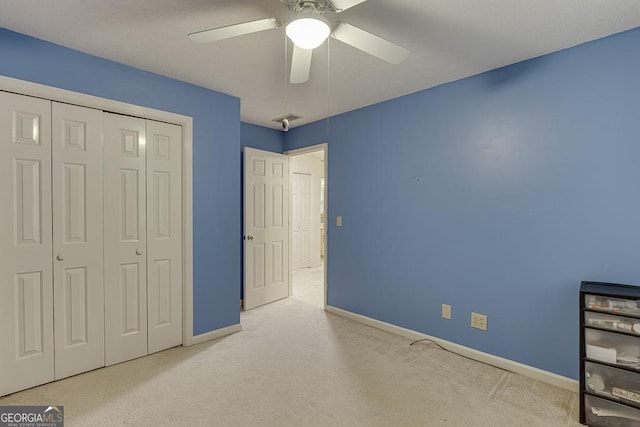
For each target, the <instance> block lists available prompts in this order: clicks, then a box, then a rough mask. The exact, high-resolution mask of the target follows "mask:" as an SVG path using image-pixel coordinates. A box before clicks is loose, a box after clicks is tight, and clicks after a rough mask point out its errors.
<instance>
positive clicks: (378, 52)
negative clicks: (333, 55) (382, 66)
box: [331, 22, 409, 64]
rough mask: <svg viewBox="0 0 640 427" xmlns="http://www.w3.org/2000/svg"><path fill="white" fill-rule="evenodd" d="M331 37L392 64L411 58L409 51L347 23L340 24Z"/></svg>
mask: <svg viewBox="0 0 640 427" xmlns="http://www.w3.org/2000/svg"><path fill="white" fill-rule="evenodd" d="M331 37H333V38H334V39H336V40H340V41H341V42H343V43H346V44H348V45H351V46H353V47H355V48H357V49H360V50H361V51H363V52H366V53H368V54H369V55H373V56H376V57H378V58H380V59H382V60H383V61H387V62H389V63H391V64H399V63H401V62H402V61H404V60H405V59H407V56H409V51H408V50H407V49H405V48H403V47H402V46H398V45H397V44H395V43H391V42H390V41H387V40H385V39H383V38H381V37H378V36H376V35H373V34H371V33H370V32H368V31H365V30H361V29H360V28H358V27H354V26H353V25H351V24H347V23H346V22H340V23H339V24H338V26H337V27H336V29H335V30H333V33H332V34H331Z"/></svg>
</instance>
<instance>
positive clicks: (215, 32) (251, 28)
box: [189, 18, 282, 43]
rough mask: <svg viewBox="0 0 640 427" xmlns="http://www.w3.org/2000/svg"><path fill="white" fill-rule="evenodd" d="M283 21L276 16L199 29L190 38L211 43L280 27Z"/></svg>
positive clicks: (198, 41)
mask: <svg viewBox="0 0 640 427" xmlns="http://www.w3.org/2000/svg"><path fill="white" fill-rule="evenodd" d="M281 25H282V23H281V22H280V21H279V20H278V19H276V18H265V19H258V20H257V21H249V22H243V23H241V24H233V25H227V26H225V27H218V28H212V29H211V30H204V31H197V32H195V33H191V34H189V39H191V41H193V42H196V43H209V42H215V41H218V40H224V39H230V38H231V37H237V36H243V35H245V34H251V33H257V32H258V31H264V30H271V29H273V28H278V27H280V26H281Z"/></svg>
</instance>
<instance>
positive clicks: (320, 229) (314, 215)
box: [285, 143, 328, 309]
mask: <svg viewBox="0 0 640 427" xmlns="http://www.w3.org/2000/svg"><path fill="white" fill-rule="evenodd" d="M285 154H287V155H288V156H289V177H290V179H289V193H290V195H289V196H290V197H289V200H290V202H291V203H290V216H289V218H290V226H289V236H290V238H289V241H290V246H289V247H290V248H291V257H290V259H291V262H290V263H289V266H290V267H289V268H290V273H289V286H290V289H289V295H290V296H291V297H293V298H296V299H298V300H301V301H303V302H305V303H308V304H312V305H315V306H318V307H320V308H323V309H324V308H326V302H327V287H326V272H327V262H326V260H327V235H326V234H327V233H326V213H327V190H328V186H327V157H328V156H327V144H326V143H325V144H319V145H313V146H310V147H305V148H301V149H298V150H293V151H288V152H286V153H285Z"/></svg>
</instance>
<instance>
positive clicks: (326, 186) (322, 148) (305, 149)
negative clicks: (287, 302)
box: [284, 142, 329, 310]
mask: <svg viewBox="0 0 640 427" xmlns="http://www.w3.org/2000/svg"><path fill="white" fill-rule="evenodd" d="M315 151H324V236H322V235H321V236H320V239H322V238H323V237H324V284H323V286H324V301H323V302H322V305H323V308H324V309H325V310H326V309H327V264H328V260H329V257H328V254H329V233H327V231H328V228H329V227H328V225H329V220H328V219H329V216H328V215H327V213H328V212H329V208H328V207H329V199H328V198H327V194H328V192H329V174H328V173H327V172H328V170H329V144H327V143H326V142H323V143H321V144H316V145H310V146H308V147H302V148H296V149H295V150H289V151H285V152H284V154H286V155H287V156H299V155H301V154H308V153H312V152H315ZM292 191H293V186H292V185H289V201H291V199H292V194H291V192H292ZM292 205H293V204H292V203H289V218H293V217H292V215H293V212H292V209H293V207H292ZM289 247H290V248H291V247H293V227H292V226H291V222H289ZM292 266H293V251H289V296H291V295H293V270H292Z"/></svg>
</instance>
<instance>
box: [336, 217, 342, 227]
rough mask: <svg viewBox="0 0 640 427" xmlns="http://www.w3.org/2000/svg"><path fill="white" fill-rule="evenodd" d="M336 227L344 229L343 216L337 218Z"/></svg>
mask: <svg viewBox="0 0 640 427" xmlns="http://www.w3.org/2000/svg"><path fill="white" fill-rule="evenodd" d="M336 227H342V215H338V216H337V217H336Z"/></svg>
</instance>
